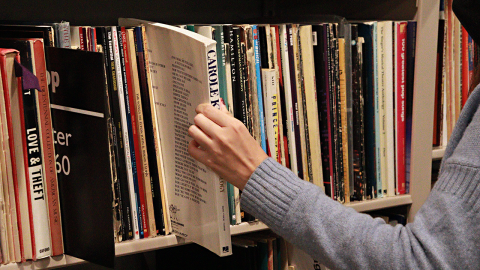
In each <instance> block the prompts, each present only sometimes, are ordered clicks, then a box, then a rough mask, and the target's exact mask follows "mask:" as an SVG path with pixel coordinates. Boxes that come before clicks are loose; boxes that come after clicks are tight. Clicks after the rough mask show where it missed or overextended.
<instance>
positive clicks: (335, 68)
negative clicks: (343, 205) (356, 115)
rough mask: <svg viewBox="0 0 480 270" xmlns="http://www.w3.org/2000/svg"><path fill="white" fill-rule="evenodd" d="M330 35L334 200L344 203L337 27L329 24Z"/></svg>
mask: <svg viewBox="0 0 480 270" xmlns="http://www.w3.org/2000/svg"><path fill="white" fill-rule="evenodd" d="M330 33H331V34H330V35H331V47H330V49H331V61H332V66H331V67H332V69H331V75H332V79H331V80H330V81H331V82H332V85H331V86H332V88H331V93H332V97H333V98H332V100H331V101H332V103H333V106H332V108H333V110H334V111H333V112H332V115H334V122H333V130H332V133H333V134H334V142H335V144H334V145H335V159H334V162H335V163H334V168H335V174H336V177H335V178H334V182H335V194H336V196H335V197H336V198H335V199H336V200H337V201H340V202H344V201H345V175H344V167H343V142H342V111H341V110H342V109H341V108H342V106H341V98H340V72H339V50H338V46H339V45H338V25H337V24H330Z"/></svg>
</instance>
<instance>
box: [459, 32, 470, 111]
mask: <svg viewBox="0 0 480 270" xmlns="http://www.w3.org/2000/svg"><path fill="white" fill-rule="evenodd" d="M461 68H462V108H463V106H464V105H465V102H467V98H468V89H469V86H470V80H469V77H470V76H469V61H468V33H467V30H465V28H464V27H463V26H462V64H461Z"/></svg>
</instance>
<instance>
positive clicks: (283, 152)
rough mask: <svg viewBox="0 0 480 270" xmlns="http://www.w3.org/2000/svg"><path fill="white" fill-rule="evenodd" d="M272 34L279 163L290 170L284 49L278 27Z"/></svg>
mask: <svg viewBox="0 0 480 270" xmlns="http://www.w3.org/2000/svg"><path fill="white" fill-rule="evenodd" d="M270 30H271V32H272V49H273V59H274V66H275V74H276V76H277V80H278V83H277V97H278V99H279V102H278V106H279V110H278V113H279V119H280V121H279V132H278V133H279V142H280V150H279V152H280V153H279V162H281V164H282V165H283V166H285V167H287V168H290V159H289V153H288V140H287V134H288V130H287V126H288V114H287V106H286V104H285V88H284V80H283V69H282V49H281V46H280V43H281V38H280V32H279V27H278V25H274V26H272V27H271V28H270Z"/></svg>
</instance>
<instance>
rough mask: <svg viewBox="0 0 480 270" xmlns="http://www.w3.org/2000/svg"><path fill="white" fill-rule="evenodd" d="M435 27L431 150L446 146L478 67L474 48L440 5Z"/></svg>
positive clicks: (445, 5)
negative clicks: (436, 37) (434, 79)
mask: <svg viewBox="0 0 480 270" xmlns="http://www.w3.org/2000/svg"><path fill="white" fill-rule="evenodd" d="M440 9H441V11H440V20H439V27H438V46H437V68H436V85H435V87H436V88H435V107H434V108H435V111H434V124H433V146H446V145H447V142H448V140H449V138H450V135H451V134H452V131H453V127H454V126H455V123H456V122H457V120H458V117H459V116H460V111H461V109H462V108H463V106H464V105H465V102H466V101H467V98H468V94H469V90H470V86H471V83H472V80H473V71H474V67H476V66H477V64H478V45H477V44H475V42H474V41H473V40H472V38H471V37H470V35H469V34H468V33H467V31H466V30H465V28H463V26H462V25H461V24H460V21H459V20H458V18H457V17H456V16H455V14H454V13H453V11H452V1H451V0H448V1H443V2H442V5H441V7H440Z"/></svg>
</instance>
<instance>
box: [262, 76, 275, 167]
mask: <svg viewBox="0 0 480 270" xmlns="http://www.w3.org/2000/svg"><path fill="white" fill-rule="evenodd" d="M262 83H263V90H264V91H263V93H264V101H265V126H266V134H267V142H268V146H267V147H268V149H269V150H270V156H271V157H272V158H274V159H275V160H278V98H277V76H276V74H275V70H274V69H262Z"/></svg>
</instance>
